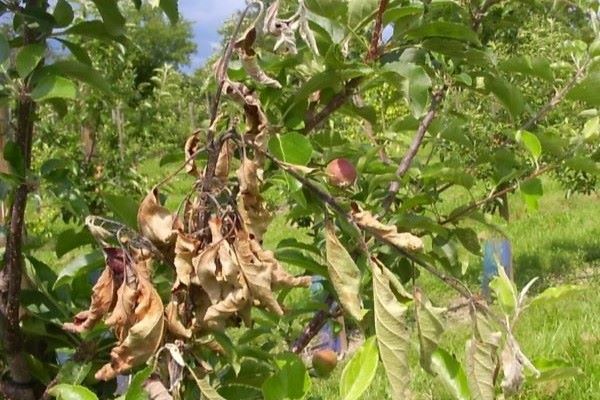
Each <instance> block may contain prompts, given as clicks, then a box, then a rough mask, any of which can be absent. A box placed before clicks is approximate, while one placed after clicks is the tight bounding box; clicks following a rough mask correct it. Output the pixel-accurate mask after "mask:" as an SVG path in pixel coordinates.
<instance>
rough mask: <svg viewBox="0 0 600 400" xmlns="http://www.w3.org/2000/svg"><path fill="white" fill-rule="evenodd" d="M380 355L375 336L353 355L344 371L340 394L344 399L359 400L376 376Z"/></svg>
mask: <svg viewBox="0 0 600 400" xmlns="http://www.w3.org/2000/svg"><path fill="white" fill-rule="evenodd" d="M378 364H379V356H378V354H377V342H376V338H375V336H371V337H370V338H368V339H367V340H366V341H365V343H363V345H362V346H361V347H360V349H358V351H357V352H356V353H354V355H353V356H352V358H351V359H350V361H349V362H348V364H346V366H345V367H344V371H342V378H341V382H340V396H341V398H342V400H357V399H360V398H361V396H362V394H363V393H364V392H365V391H366V390H367V389H368V388H369V385H370V384H371V382H372V381H373V378H375V373H376V372H377V365H378Z"/></svg>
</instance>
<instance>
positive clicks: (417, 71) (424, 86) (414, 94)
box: [384, 61, 431, 118]
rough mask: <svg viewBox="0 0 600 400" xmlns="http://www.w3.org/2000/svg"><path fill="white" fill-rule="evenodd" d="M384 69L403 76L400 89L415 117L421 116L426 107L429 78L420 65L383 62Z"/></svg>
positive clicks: (429, 86)
mask: <svg viewBox="0 0 600 400" xmlns="http://www.w3.org/2000/svg"><path fill="white" fill-rule="evenodd" d="M384 68H385V69H386V70H389V71H393V72H395V73H396V74H398V75H400V76H401V77H403V78H404V80H403V81H402V82H401V85H402V86H401V89H402V91H403V92H404V95H405V97H406V100H407V101H408V104H409V106H410V109H411V111H412V114H413V116H414V117H415V118H419V117H421V116H422V115H423V114H424V113H425V110H426V108H427V102H428V100H429V88H431V78H430V77H429V75H427V72H425V69H423V67H421V66H420V65H416V64H413V63H404V62H400V61H397V62H392V63H388V64H385V67H384Z"/></svg>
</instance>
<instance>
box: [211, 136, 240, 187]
mask: <svg viewBox="0 0 600 400" xmlns="http://www.w3.org/2000/svg"><path fill="white" fill-rule="evenodd" d="M234 147H235V146H234V143H233V142H232V141H230V140H227V141H225V143H223V146H222V147H221V151H220V152H219V158H218V159H217V165H216V166H215V178H216V179H217V181H218V182H219V184H220V185H225V184H226V183H227V180H228V179H229V165H230V163H231V157H232V155H233V150H234Z"/></svg>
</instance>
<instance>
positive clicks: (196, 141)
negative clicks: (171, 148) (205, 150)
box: [183, 134, 200, 176]
mask: <svg viewBox="0 0 600 400" xmlns="http://www.w3.org/2000/svg"><path fill="white" fill-rule="evenodd" d="M183 149H184V153H185V172H187V173H188V174H190V175H192V176H198V169H197V168H196V162H195V161H194V160H195V158H196V157H195V156H196V153H197V152H198V150H200V138H199V137H198V135H197V134H193V135H192V136H190V137H189V138H188V139H187V140H186V141H185V146H184V148H183Z"/></svg>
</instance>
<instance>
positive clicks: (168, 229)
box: [137, 187, 177, 248]
mask: <svg viewBox="0 0 600 400" xmlns="http://www.w3.org/2000/svg"><path fill="white" fill-rule="evenodd" d="M137 221H138V225H139V229H140V232H141V233H142V235H144V236H145V237H146V238H147V239H148V240H150V241H151V242H152V243H154V244H155V245H156V246H157V247H159V248H165V246H171V245H172V244H174V243H175V239H176V237H177V231H176V230H175V229H173V228H174V226H175V224H176V216H175V215H174V214H173V213H171V212H170V211H169V210H167V209H166V208H165V207H163V206H162V205H161V204H160V200H159V194H158V188H157V187H154V188H153V189H152V190H151V191H150V192H149V193H148V195H146V197H145V198H144V200H142V203H141V204H140V208H139V209H138V215H137Z"/></svg>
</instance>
